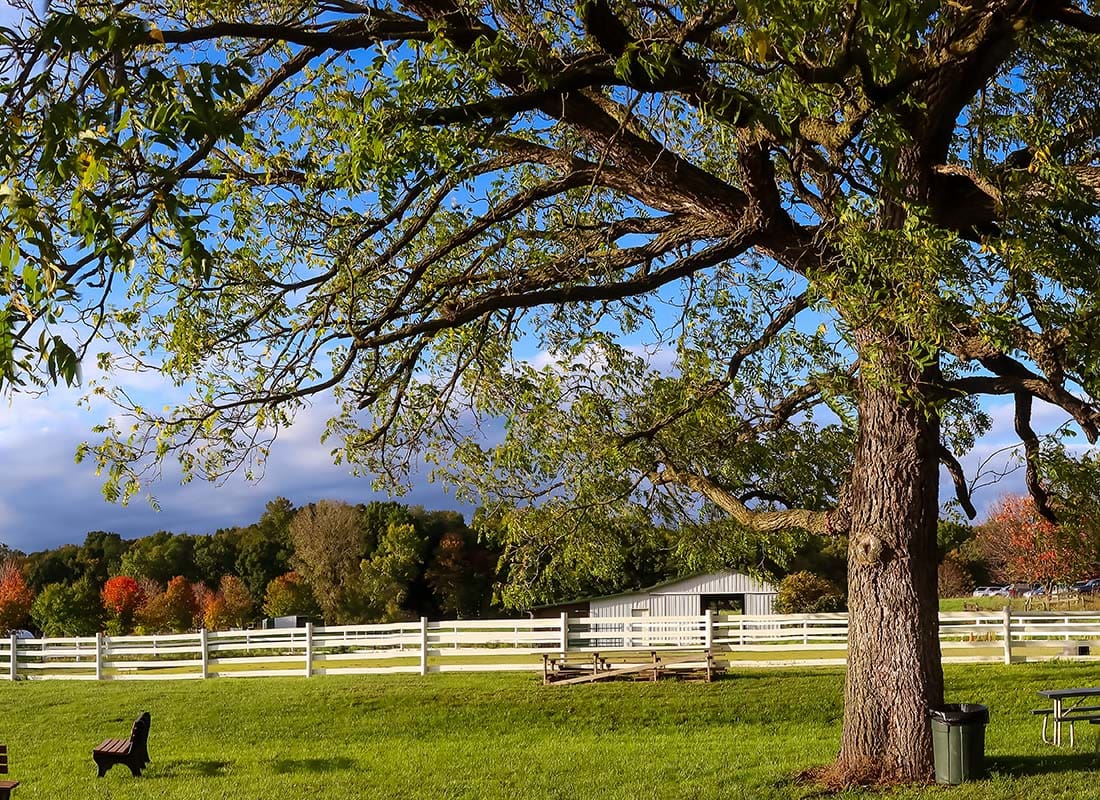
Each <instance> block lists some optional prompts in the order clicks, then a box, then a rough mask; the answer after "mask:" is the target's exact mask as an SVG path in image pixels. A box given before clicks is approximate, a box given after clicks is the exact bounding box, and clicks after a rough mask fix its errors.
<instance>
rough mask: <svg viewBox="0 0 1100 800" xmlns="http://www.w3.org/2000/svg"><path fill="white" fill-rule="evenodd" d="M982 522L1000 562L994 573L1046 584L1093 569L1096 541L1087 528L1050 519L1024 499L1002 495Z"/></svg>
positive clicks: (1084, 574)
mask: <svg viewBox="0 0 1100 800" xmlns="http://www.w3.org/2000/svg"><path fill="white" fill-rule="evenodd" d="M982 527H983V531H982V532H981V534H980V536H981V538H982V539H983V540H984V543H986V544H988V545H989V548H988V549H991V550H993V551H995V552H996V553H997V555H998V559H997V560H998V561H1000V562H1001V564H1000V567H999V569H998V570H997V571H996V572H997V574H995V575H994V577H996V578H999V579H1003V580H1007V581H1026V582H1028V583H1041V584H1043V585H1044V586H1047V587H1050V586H1051V585H1053V584H1055V583H1063V582H1069V581H1075V580H1079V579H1081V578H1086V577H1088V576H1089V575H1090V574H1091V573H1092V571H1093V570H1094V569H1095V565H1096V561H1097V558H1096V556H1097V547H1096V545H1097V542H1096V539H1095V537H1094V535H1093V534H1092V532H1091V531H1090V529H1089V528H1087V527H1085V526H1083V525H1080V524H1062V525H1056V524H1054V523H1052V522H1049V521H1048V520H1045V519H1043V518H1042V517H1041V516H1040V515H1039V513H1038V512H1037V511H1036V510H1035V506H1034V504H1033V503H1032V502H1031V501H1030V500H1028V499H1027V498H1024V497H1005V498H1004V499H1002V500H1001V501H1000V504H999V505H998V506H997V507H996V508H995V510H994V511H993V513H991V514H990V516H989V520H988V521H987V522H986V523H985V525H983V526H982ZM983 549H986V548H983Z"/></svg>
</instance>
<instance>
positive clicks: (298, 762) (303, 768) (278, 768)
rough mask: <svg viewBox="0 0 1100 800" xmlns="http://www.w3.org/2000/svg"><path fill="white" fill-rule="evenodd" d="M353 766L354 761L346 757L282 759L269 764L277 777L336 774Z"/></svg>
mask: <svg viewBox="0 0 1100 800" xmlns="http://www.w3.org/2000/svg"><path fill="white" fill-rule="evenodd" d="M354 766H355V760H354V759H351V758H346V757H337V758H282V759H279V760H277V761H274V762H272V764H271V768H272V769H273V770H274V771H275V772H276V774H279V775H285V774H287V773H290V772H337V771H339V770H345V769H351V768H352V767H354Z"/></svg>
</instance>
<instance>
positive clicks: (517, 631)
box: [0, 609, 1100, 680]
mask: <svg viewBox="0 0 1100 800" xmlns="http://www.w3.org/2000/svg"><path fill="white" fill-rule="evenodd" d="M847 634H848V618H847V615H846V614H805V615H771V616H740V615H735V616H718V615H715V614H713V613H707V614H705V615H700V616H697V617H696V616H691V617H568V616H566V615H564V614H563V615H561V616H560V617H557V618H551V619H493V620H457V621H445V622H429V621H428V620H426V619H421V620H420V621H418V622H399V623H392V624H383V625H344V626H335V627H314V626H312V625H306V626H305V627H301V628H280V629H273V630H240V631H206V630H202V631H199V632H197V633H186V634H172V635H156V636H104V635H102V634H101V635H98V636H94V637H79V638H46V639H20V638H17V637H16V636H14V635H13V636H12V637H11V638H9V639H5V640H0V665H3V666H0V669H3V670H4V673H3V674H4V676H5V677H7V678H8V679H10V680H23V679H29V680H45V679H67V680H160V679H163V680H186V679H202V678H216V677H253V676H267V677H275V676H297V675H304V676H307V677H308V676H313V675H340V674H344V675H362V674H372V673H378V674H381V673H402V672H404V673H419V674H427V673H429V672H491V671H522V670H541V669H542V668H543V657H544V656H547V657H553V658H562V657H569V656H570V654H573V655H575V656H578V657H579V656H582V655H584V654H593V653H599V654H600V655H601V657H603V658H607V659H611V660H612V661H614V662H616V663H619V664H622V665H624V666H625V665H628V664H631V663H639V664H641V663H645V661H646V660H647V659H648V658H649V654H650V653H651V652H654V651H659V652H664V651H680V652H698V653H704V652H708V651H709V652H710V653H711V654H712V655H713V656H714V658H715V660H716V662H717V664H718V665H719V666H723V667H739V666H755V667H768V666H827V665H838V664H843V663H844V657H845V651H846V649H847ZM940 642H941V647H942V651H943V660H944V661H945V662H948V663H964V662H983V661H989V662H1003V663H1006V664H1011V663H1014V662H1020V661H1037V660H1049V659H1054V658H1073V659H1077V660H1091V659H1100V654H1098V655H1095V656H1094V655H1092V654H1091V653H1092V650H1093V644H1092V643H1093V642H1100V613H1095V612H1065V613H1051V612H1032V613H1023V614H1020V613H1013V612H1011V611H1010V610H1008V609H1005V610H1004V611H1001V612H993V613H990V612H962V613H944V614H941V615H940ZM1098 653H1100V651H1098ZM5 667H6V668H5Z"/></svg>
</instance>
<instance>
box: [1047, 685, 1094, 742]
mask: <svg viewBox="0 0 1100 800" xmlns="http://www.w3.org/2000/svg"><path fill="white" fill-rule="evenodd" d="M1039 695H1040V696H1041V697H1046V698H1047V699H1049V700H1052V701H1054V707H1053V708H1036V709H1033V710H1032V712H1031V713H1032V714H1041V715H1042V717H1043V728H1042V732H1041V735H1042V737H1043V742H1045V743H1046V744H1053V745H1055V746H1056V747H1061V746H1062V725H1069V746H1070V747H1073V746H1075V745H1076V743H1077V741H1076V738H1075V735H1074V731H1073V724H1074V723H1075V722H1088V723H1090V724H1100V706H1083V705H1081V703H1083V702H1084V701H1085V700H1087V699H1088V698H1090V697H1100V687H1095V686H1092V687H1082V688H1077V689H1041V690H1040V691H1039ZM1048 722H1049V723H1051V724H1052V726H1053V731H1052V734H1051V736H1050V738H1047V723H1048Z"/></svg>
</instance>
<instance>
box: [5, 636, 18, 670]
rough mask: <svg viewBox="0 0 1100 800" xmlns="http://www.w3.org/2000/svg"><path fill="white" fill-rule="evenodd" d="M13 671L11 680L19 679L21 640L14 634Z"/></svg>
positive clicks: (12, 638)
mask: <svg viewBox="0 0 1100 800" xmlns="http://www.w3.org/2000/svg"><path fill="white" fill-rule="evenodd" d="M10 641H11V671H10V674H9V676H8V677H9V678H10V679H11V680H13V681H14V680H18V679H19V639H17V638H16V637H15V634H14V633H13V634H12V635H11V640H10Z"/></svg>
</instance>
